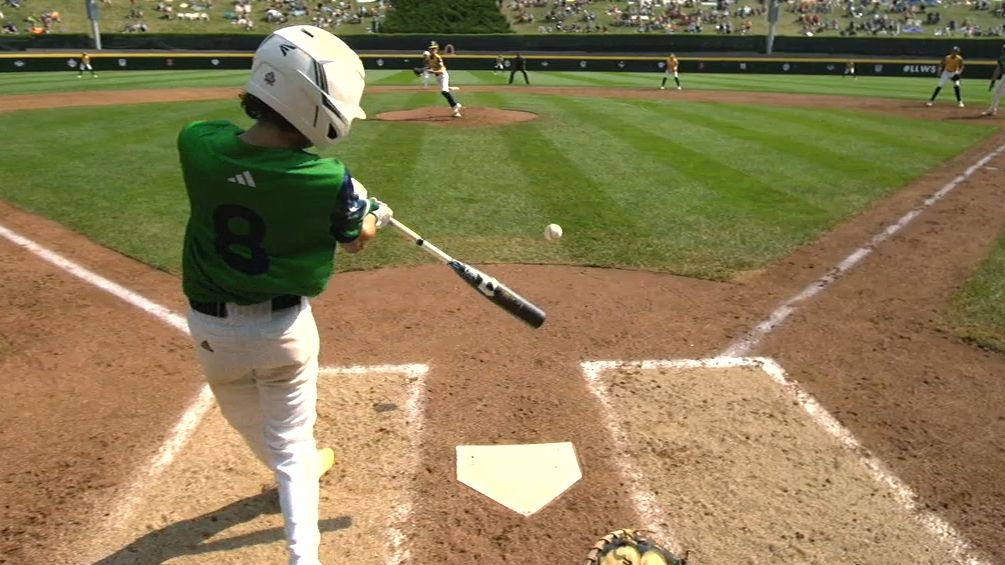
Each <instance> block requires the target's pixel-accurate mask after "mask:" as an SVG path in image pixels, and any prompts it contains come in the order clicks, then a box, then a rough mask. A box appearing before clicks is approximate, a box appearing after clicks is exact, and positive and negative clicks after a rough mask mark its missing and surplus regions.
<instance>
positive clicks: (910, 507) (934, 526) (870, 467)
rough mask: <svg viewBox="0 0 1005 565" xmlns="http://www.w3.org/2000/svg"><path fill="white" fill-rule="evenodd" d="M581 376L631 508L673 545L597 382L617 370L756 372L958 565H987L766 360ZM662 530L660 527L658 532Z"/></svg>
mask: <svg viewBox="0 0 1005 565" xmlns="http://www.w3.org/2000/svg"><path fill="white" fill-rule="evenodd" d="M580 367H581V368H582V371H583V376H584V378H585V379H586V383H587V386H588V388H589V389H590V392H591V393H592V394H593V395H594V396H595V397H596V398H597V399H598V400H599V401H600V403H601V405H602V406H603V411H604V421H605V423H606V425H607V427H608V429H609V431H610V433H611V435H612V436H613V440H614V445H615V446H623V447H621V448H619V451H620V453H619V457H618V458H617V461H619V462H620V465H621V472H622V474H623V475H624V476H625V477H626V478H627V479H628V484H629V488H630V493H631V498H632V501H633V503H634V506H635V511H636V513H637V514H638V515H639V517H640V518H641V519H642V522H643V523H644V524H646V528H648V529H655V530H661V531H662V532H663V533H664V534H665V535H666V536H667V538H669V539H671V540H673V538H674V537H675V536H674V535H673V533H672V531H669V528H670V524H665V523H664V518H663V517H665V516H670V514H667V513H666V512H665V511H664V510H663V509H662V508H660V506H659V503H658V502H657V500H656V498H655V497H654V496H653V495H652V494H651V493H652V489H651V488H648V485H647V484H646V481H645V477H644V475H643V473H642V471H640V470H639V469H638V468H637V467H636V466H635V465H634V464H633V463H632V462H631V461H632V460H631V457H630V456H629V455H628V452H627V448H626V447H624V446H629V445H631V439H630V438H629V437H628V434H626V433H625V431H624V430H623V429H622V427H621V426H620V425H619V424H618V423H617V420H616V418H615V411H614V410H613V408H612V406H611V401H610V399H609V398H608V396H607V393H606V392H605V391H604V388H603V387H602V386H601V383H600V381H601V378H602V377H603V375H604V374H605V373H608V372H610V371H615V370H624V369H634V370H659V369H732V368H742V367H748V368H755V369H759V370H761V371H763V372H764V373H765V374H767V375H768V376H769V377H770V378H771V380H773V381H774V382H775V383H776V384H777V385H778V386H779V387H781V389H782V391H783V392H784V393H785V394H786V396H788V397H789V399H790V400H792V401H793V402H794V403H796V404H797V405H799V406H800V407H801V408H802V409H803V411H805V412H806V414H807V415H809V417H810V418H811V419H812V420H813V422H815V423H816V424H817V425H818V426H820V427H821V428H822V429H823V430H824V431H825V432H826V433H827V435H829V436H830V437H832V438H834V439H835V440H836V441H837V443H838V444H839V445H840V446H841V447H842V448H843V449H845V450H847V451H849V452H850V453H851V454H852V455H853V456H854V457H855V459H856V460H857V461H858V462H859V463H861V464H862V465H863V466H864V467H865V468H866V470H867V471H868V473H869V476H870V477H872V479H873V480H875V481H876V482H878V483H880V484H882V485H885V486H886V487H887V488H889V489H890V491H891V492H892V493H893V495H894V497H895V498H896V500H897V502H898V503H899V504H900V505H901V507H902V508H903V509H904V510H905V511H906V512H907V513H908V514H909V515H910V516H911V517H912V518H914V519H915V520H917V521H918V522H919V523H920V524H921V525H922V526H923V527H924V528H925V530H926V531H927V532H928V533H929V534H931V535H933V536H935V538H936V539H938V540H939V541H941V542H943V543H944V544H945V545H946V546H947V547H948V548H949V550H950V552H951V554H952V556H953V558H954V559H955V560H956V562H957V563H961V564H965V565H991V562H990V561H987V560H986V559H984V558H983V557H979V556H978V555H977V550H976V549H975V548H974V547H973V544H971V543H970V542H969V541H967V540H966V539H965V538H964V537H963V536H962V535H961V534H960V533H959V532H957V531H956V529H955V528H953V527H952V526H951V525H949V523H948V522H946V521H945V520H944V519H942V518H941V517H940V516H938V515H937V514H936V513H934V512H931V511H928V510H925V509H923V508H920V507H919V505H918V503H917V499H918V496H917V494H916V493H915V492H914V491H913V490H912V489H911V487H909V486H907V485H906V484H905V483H904V482H903V481H901V480H900V479H899V478H897V477H896V475H894V474H893V472H891V471H890V470H889V469H888V468H887V467H886V465H885V464H883V462H882V461H880V460H879V459H878V458H877V457H876V456H875V455H873V454H872V453H871V452H870V451H869V450H868V449H867V448H865V447H864V446H863V445H862V444H861V443H860V442H859V441H858V440H857V439H856V438H855V436H854V435H853V434H852V433H851V431H849V430H848V429H847V428H845V427H844V426H842V425H841V423H840V422H838V421H837V419H836V418H834V417H833V416H831V414H830V413H829V412H827V410H826V409H825V408H824V407H823V406H821V405H820V403H819V402H817V400H816V399H815V398H813V396H812V395H810V394H809V393H808V392H806V391H805V390H804V389H803V388H802V387H801V386H800V385H799V383H797V382H796V381H794V380H793V379H791V378H790V377H789V376H788V374H787V373H786V372H785V369H783V368H782V366H781V365H779V364H778V363H777V362H775V360H773V359H770V358H767V357H732V356H721V357H712V358H708V359H676V360H673V359H657V360H647V361H585V362H583V363H581V364H580ZM657 526H660V527H657ZM671 544H672V545H673V546H674V547H673V549H674V550H675V551H682V548H680V547H676V546H678V545H679V544H678V543H675V542H673V541H671Z"/></svg>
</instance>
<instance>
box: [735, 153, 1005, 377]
mask: <svg viewBox="0 0 1005 565" xmlns="http://www.w3.org/2000/svg"><path fill="white" fill-rule="evenodd" d="M1002 151H1005V145H999V146H998V147H997V148H996V149H995V150H994V151H992V152H990V153H988V154H987V155H985V156H984V157H981V158H980V159H979V160H978V161H977V162H976V163H974V164H973V165H970V166H969V167H968V168H967V169H966V170H965V171H963V172H962V173H960V174H959V175H957V176H956V178H954V179H953V180H951V181H949V182H948V183H946V185H945V186H943V187H942V188H940V189H939V190H938V191H936V192H935V194H932V195H931V196H929V197H928V198H926V199H925V201H924V202H922V203H921V204H919V205H917V206H915V207H914V208H912V209H911V210H910V211H909V212H908V213H906V214H904V215H903V216H901V218H900V219H899V220H897V221H896V222H894V223H893V224H890V225H889V226H887V227H886V228H885V229H884V230H883V231H881V232H880V233H878V234H876V235H874V236H873V237H872V239H870V240H869V241H868V242H867V243H866V244H865V245H863V246H862V247H859V248H858V249H856V250H855V251H853V252H852V254H851V255H849V256H847V257H845V259H844V260H843V261H841V262H840V263H838V265H837V266H836V267H834V268H832V269H831V270H830V271H829V272H828V273H827V274H825V275H824V276H822V277H820V278H819V279H817V280H815V281H813V282H811V283H810V284H809V285H808V286H807V287H806V288H804V289H802V290H801V291H800V292H799V293H797V294H796V295H795V296H793V297H791V298H789V299H788V300H786V301H785V302H783V303H782V304H781V305H780V306H778V308H776V309H775V310H774V311H773V312H772V313H771V314H770V315H768V317H767V318H766V319H764V320H762V321H761V322H760V323H758V324H757V326H755V327H754V329H752V330H750V331H749V332H747V333H746V334H744V335H743V336H742V337H741V338H740V339H738V340H737V341H735V342H733V343H732V344H731V345H730V346H729V347H728V348H726V351H724V352H723V353H722V355H723V356H724V357H742V356H744V355H747V354H749V353H750V352H751V351H753V349H754V348H755V347H756V346H757V345H758V343H760V341H761V340H762V339H764V338H765V337H766V336H767V335H768V334H769V333H771V332H772V331H774V329H775V328H777V327H778V326H780V325H782V323H784V322H785V320H786V319H788V317H789V316H790V315H791V314H792V313H793V312H795V311H796V308H797V307H798V306H797V305H798V304H799V303H801V302H804V301H806V300H809V299H811V298H813V297H814V296H816V295H817V294H819V293H820V292H822V291H823V290H824V289H826V288H827V287H829V286H830V285H832V284H834V282H835V281H837V280H838V279H840V278H841V277H843V276H844V275H845V274H847V273H848V271H851V270H852V269H853V268H855V266H857V265H858V264H859V263H861V262H862V260H863V259H865V258H866V257H868V256H869V255H870V254H872V252H873V251H875V250H876V247H878V246H879V244H881V243H883V242H884V241H886V240H887V239H889V238H890V237H892V236H893V235H894V234H896V233H897V232H899V231H900V230H902V229H904V227H906V226H907V225H908V224H910V223H911V222H912V221H914V219H915V218H917V217H918V216H919V215H921V213H922V212H924V211H925V210H927V209H928V208H930V207H931V206H932V205H933V204H935V203H936V202H938V201H939V200H942V199H943V198H944V197H945V196H946V195H948V194H949V193H950V192H952V191H953V190H955V189H956V187H958V186H959V185H960V183H962V182H963V181H965V180H967V179H968V178H970V176H971V175H973V174H974V173H975V172H977V170H978V169H980V168H981V167H983V166H984V165H987V164H988V162H989V161H990V160H991V159H994V158H995V157H997V156H998V155H999V154H1001V152H1002Z"/></svg>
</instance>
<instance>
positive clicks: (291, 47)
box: [279, 43, 297, 57]
mask: <svg viewBox="0 0 1005 565" xmlns="http://www.w3.org/2000/svg"><path fill="white" fill-rule="evenodd" d="M296 48H297V46H296V45H290V44H289V43H283V44H281V45H280V46H279V50H280V51H282V52H283V57H285V56H286V54H287V53H289V52H290V51H294V50H295V49H296Z"/></svg>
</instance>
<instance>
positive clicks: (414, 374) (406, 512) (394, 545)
mask: <svg viewBox="0 0 1005 565" xmlns="http://www.w3.org/2000/svg"><path fill="white" fill-rule="evenodd" d="M0 237H3V238H4V239H6V240H8V241H10V242H11V243H13V244H14V245H17V246H18V247H21V248H24V249H25V250H27V251H29V252H31V253H32V254H34V255H35V256H37V257H39V258H41V259H43V260H44V261H46V262H48V263H50V264H52V265H54V266H56V267H57V268H59V269H61V270H63V271H65V272H67V273H69V274H71V275H73V276H75V277H77V278H79V279H81V280H83V281H84V282H87V283H88V284H91V285H92V286H95V287H97V288H100V289H101V290H103V291H105V292H107V293H109V294H111V295H113V296H115V297H116V298H119V299H120V300H122V301H124V302H126V303H128V304H130V305H132V306H135V307H136V308H138V309H140V310H142V311H144V312H146V313H147V314H150V315H151V316H153V317H154V318H156V319H158V320H160V321H161V322H164V323H165V324H167V325H168V326H170V327H172V328H174V329H176V330H178V331H179V332H181V333H183V334H185V335H189V331H188V322H187V321H186V320H185V318H184V317H183V316H181V315H179V314H176V313H175V312H172V311H171V310H170V309H168V308H165V307H164V306H161V305H160V304H157V303H155V302H153V301H152V300H149V299H147V298H145V297H143V296H141V295H139V294H137V293H135V292H133V291H131V290H129V289H128V288H126V287H124V286H122V285H120V284H118V283H115V282H112V281H110V280H108V279H106V278H105V277H102V276H101V275H99V274H97V273H95V272H94V271H91V270H90V269H87V268H85V267H83V266H81V265H79V264H77V263H75V262H73V261H71V260H69V259H67V258H65V257H63V256H62V255H60V254H58V253H56V252H54V251H51V250H49V249H47V248H45V247H43V246H41V245H39V244H38V243H35V242H34V241H32V240H30V239H28V238H26V237H24V236H22V235H19V234H17V233H15V232H13V231H11V230H10V229H8V228H6V227H4V226H2V225H0ZM324 370H325V371H331V372H335V373H338V374H345V375H352V374H388V373H398V374H404V375H407V376H408V377H409V380H410V383H409V392H408V403H407V405H406V406H405V410H406V413H407V415H408V419H409V421H410V427H409V429H410V430H411V436H410V437H411V439H410V441H411V443H412V447H413V451H412V453H413V455H412V456H413V458H414V459H413V461H412V462H411V464H412V466H413V468H417V465H418V459H417V457H418V446H419V441H420V439H419V437H420V435H421V429H422V416H423V408H422V406H423V403H422V391H423V390H424V387H423V386H422V384H423V381H424V379H425V375H426V373H427V372H428V371H429V368H428V366H426V365H420V364H411V365H377V366H371V367H365V366H353V367H329V368H325V369H324ZM212 406H213V393H212V392H211V391H210V389H209V387H208V386H206V385H203V386H202V387H201V388H200V389H199V392H198V393H197V394H196V397H195V399H194V400H193V401H192V402H190V403H189V405H188V407H187V408H186V409H185V411H184V412H183V413H182V415H181V417H180V418H179V419H178V421H177V422H176V423H175V425H174V426H173V427H172V428H171V431H170V433H169V434H168V437H167V439H166V440H165V441H164V443H163V444H161V446H160V448H159V449H158V450H157V453H156V454H155V455H154V456H153V457H152V458H151V460H150V462H149V463H148V464H147V465H145V466H143V467H141V469H140V470H139V471H138V472H137V473H136V475H135V476H134V477H133V478H132V480H130V481H129V482H128V483H127V485H128V486H127V487H126V488H125V490H124V491H123V494H122V495H120V497H119V498H118V500H117V501H116V502H115V503H114V504H113V508H112V510H111V511H110V512H109V513H108V516H110V517H111V518H110V519H111V522H110V523H106V524H105V528H106V531H114V530H117V529H119V528H122V527H123V526H124V525H125V524H126V522H127V521H128V520H129V518H131V517H132V514H133V513H134V512H135V511H136V509H137V507H138V506H139V504H140V503H141V502H142V500H143V494H144V493H145V492H146V491H147V490H149V488H150V485H152V484H153V483H154V482H155V481H156V480H157V479H158V478H159V477H160V475H161V474H162V473H163V472H164V470H165V469H167V468H168V466H170V465H171V463H172V462H173V461H174V459H175V457H177V455H178V453H179V452H181V450H182V449H183V448H184V447H185V445H186V444H187V443H188V442H189V440H190V439H191V438H192V435H193V434H194V433H195V430H196V429H197V428H198V427H199V423H200V422H202V419H203V417H205V415H206V413H207V412H208V411H209V409H210V408H211V407H212ZM412 505H413V503H412V501H411V500H410V499H409V500H407V501H403V503H402V504H401V505H400V506H399V507H398V508H396V509H395V511H394V513H393V516H392V522H391V524H390V525H389V527H388V528H389V532H390V533H391V535H390V536H389V538H390V542H389V543H390V544H391V547H390V548H389V550H388V553H389V561H388V565H397V564H398V563H403V562H405V561H407V560H408V549H407V548H406V547H405V541H406V539H407V537H406V535H405V534H404V533H403V532H402V529H401V528H403V527H406V525H407V523H408V522H409V521H410V519H411V512H412ZM88 533H89V534H90V536H91V537H93V535H94V533H95V532H94V530H89V531H88ZM98 558H100V556H96V557H95V558H94V559H95V560H96V559H98Z"/></svg>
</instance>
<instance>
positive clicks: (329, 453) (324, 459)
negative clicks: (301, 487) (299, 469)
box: [318, 447, 335, 477]
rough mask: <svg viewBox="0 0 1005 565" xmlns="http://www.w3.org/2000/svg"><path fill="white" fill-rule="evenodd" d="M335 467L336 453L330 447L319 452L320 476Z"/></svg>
mask: <svg viewBox="0 0 1005 565" xmlns="http://www.w3.org/2000/svg"><path fill="white" fill-rule="evenodd" d="M333 465H335V451H334V450H333V449H332V448H330V447H322V448H321V449H319V450H318V476H319V477H320V476H322V475H324V474H325V473H327V472H328V471H330V470H331V468H332V466H333Z"/></svg>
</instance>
